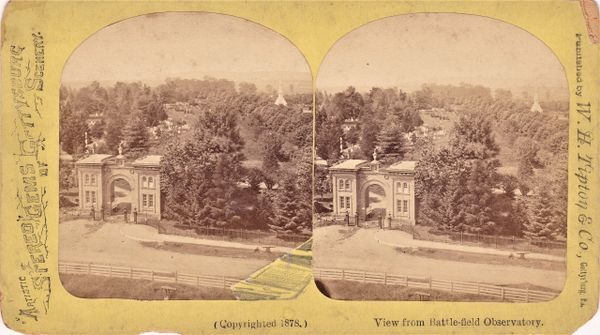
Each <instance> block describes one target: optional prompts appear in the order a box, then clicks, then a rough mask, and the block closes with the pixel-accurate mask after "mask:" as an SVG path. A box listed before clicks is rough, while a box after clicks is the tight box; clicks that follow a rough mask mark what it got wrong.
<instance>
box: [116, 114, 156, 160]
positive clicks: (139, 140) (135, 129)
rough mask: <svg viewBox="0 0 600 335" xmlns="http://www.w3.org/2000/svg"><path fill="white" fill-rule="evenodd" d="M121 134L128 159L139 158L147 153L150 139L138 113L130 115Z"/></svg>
mask: <svg viewBox="0 0 600 335" xmlns="http://www.w3.org/2000/svg"><path fill="white" fill-rule="evenodd" d="M123 133H124V136H123V141H124V142H125V147H126V150H125V152H126V154H127V156H128V157H130V158H139V157H142V156H144V155H145V154H146V153H147V152H148V147H149V141H150V138H149V135H148V129H147V128H146V122H145V121H144V119H143V117H142V115H141V114H140V113H134V114H133V115H131V118H130V119H129V122H127V125H126V126H125V129H124V130H123Z"/></svg>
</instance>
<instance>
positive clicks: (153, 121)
mask: <svg viewBox="0 0 600 335" xmlns="http://www.w3.org/2000/svg"><path fill="white" fill-rule="evenodd" d="M138 108H139V110H140V111H141V112H142V118H143V119H144V122H145V124H146V126H147V127H155V126H157V125H158V124H159V123H160V122H161V121H164V120H166V119H167V118H168V115H167V112H166V111H165V108H164V101H163V98H161V97H160V95H158V94H156V93H152V95H150V96H148V97H145V98H144V99H143V100H140V101H139V103H138Z"/></svg>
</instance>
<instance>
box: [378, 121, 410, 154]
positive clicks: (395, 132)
mask: <svg viewBox="0 0 600 335" xmlns="http://www.w3.org/2000/svg"><path fill="white" fill-rule="evenodd" d="M377 146H378V147H379V150H380V152H381V156H382V159H381V160H382V161H383V162H385V163H394V162H396V161H399V160H401V159H402V158H403V157H404V152H405V148H404V146H405V141H404V134H403V132H402V127H401V126H400V125H399V124H398V123H397V122H396V120H395V119H394V118H390V119H388V120H387V121H386V123H385V125H384V126H383V128H382V129H381V131H380V132H379V135H378V136H377Z"/></svg>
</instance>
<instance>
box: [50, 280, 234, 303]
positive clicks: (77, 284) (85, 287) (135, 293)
mask: <svg viewBox="0 0 600 335" xmlns="http://www.w3.org/2000/svg"><path fill="white" fill-rule="evenodd" d="M60 280H61V282H62V284H63V286H64V288H65V289H66V290H67V291H68V292H69V293H71V294H72V295H74V296H76V297H80V298H122V299H136V300H163V299H164V296H163V294H164V293H163V290H162V289H161V286H169V287H173V288H175V289H176V291H175V293H174V294H173V296H172V297H171V299H172V300H233V299H235V297H234V296H233V294H232V292H231V290H229V289H222V288H215V287H195V286H189V285H182V284H164V283H156V282H152V281H149V280H139V279H126V278H110V277H103V276H91V275H73V274H61V275H60Z"/></svg>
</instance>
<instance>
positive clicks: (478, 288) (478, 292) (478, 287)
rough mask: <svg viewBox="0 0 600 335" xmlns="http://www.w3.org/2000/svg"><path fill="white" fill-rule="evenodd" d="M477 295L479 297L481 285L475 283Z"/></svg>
mask: <svg viewBox="0 0 600 335" xmlns="http://www.w3.org/2000/svg"><path fill="white" fill-rule="evenodd" d="M477 295H481V283H480V282H477Z"/></svg>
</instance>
